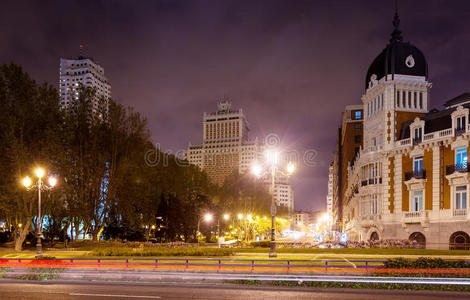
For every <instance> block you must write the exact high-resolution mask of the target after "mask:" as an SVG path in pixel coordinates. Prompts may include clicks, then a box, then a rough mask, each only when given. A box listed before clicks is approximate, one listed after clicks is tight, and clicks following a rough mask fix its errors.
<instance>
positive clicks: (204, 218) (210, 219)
mask: <svg viewBox="0 0 470 300" xmlns="http://www.w3.org/2000/svg"><path fill="white" fill-rule="evenodd" d="M202 220H204V221H206V222H207V223H209V222H210V221H212V215H211V214H210V213H207V214H205V215H203V216H202V217H200V218H199V219H198V220H197V233H196V238H197V246H198V247H199V226H200V224H201V221H202Z"/></svg>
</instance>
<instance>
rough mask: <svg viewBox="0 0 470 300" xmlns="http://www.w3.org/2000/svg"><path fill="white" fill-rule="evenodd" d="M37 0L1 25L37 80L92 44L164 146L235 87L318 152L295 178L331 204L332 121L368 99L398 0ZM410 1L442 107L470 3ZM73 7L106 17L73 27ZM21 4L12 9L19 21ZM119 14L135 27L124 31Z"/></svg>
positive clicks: (413, 34) (12, 57) (295, 141)
mask: <svg viewBox="0 0 470 300" xmlns="http://www.w3.org/2000/svg"><path fill="white" fill-rule="evenodd" d="M423 3H426V5H423ZM34 5H36V4H33V3H30V4H25V3H23V4H6V5H5V8H6V9H5V10H4V12H11V11H15V12H19V11H21V12H22V13H25V14H26V15H28V14H34V15H29V16H28V18H25V19H28V20H29V21H24V22H22V24H21V25H19V26H18V27H16V28H12V27H8V28H9V29H7V30H4V31H2V33H0V37H2V40H4V41H6V42H5V43H3V45H2V46H0V54H1V57H2V60H3V63H6V62H9V61H14V62H16V63H19V64H21V65H22V66H23V67H24V69H25V71H27V72H30V73H31V74H32V76H33V78H34V79H35V80H36V81H38V82H43V81H47V82H49V83H50V84H52V85H53V86H55V87H58V72H57V69H58V65H59V59H60V58H61V57H75V56H77V55H78V54H79V45H80V44H84V46H85V49H84V54H85V55H87V56H92V57H94V58H95V59H96V60H97V62H98V63H99V64H100V65H102V66H103V67H104V68H105V70H106V74H107V77H108V78H109V79H110V83H111V85H112V86H113V95H114V96H115V98H114V99H115V100H117V101H118V102H119V103H122V104H124V105H132V106H134V107H135V109H136V110H137V111H140V112H142V113H143V114H144V115H145V117H147V118H148V121H149V128H150V130H151V132H152V134H153V141H154V142H156V143H159V144H160V145H161V147H162V150H167V149H172V150H173V151H175V150H177V149H185V148H186V146H187V144H188V142H193V143H194V142H197V141H199V139H200V130H199V129H200V128H199V126H198V125H199V124H200V118H201V115H202V113H203V112H204V111H211V110H212V107H213V106H214V105H215V104H216V103H217V101H218V100H219V99H220V98H221V97H223V95H228V96H230V98H232V101H233V102H234V105H235V106H237V107H243V108H244V111H245V112H246V114H247V118H248V119H249V120H250V123H251V125H252V132H253V135H254V136H260V137H264V136H266V135H268V134H271V133H276V134H278V135H279V136H280V137H281V138H282V143H283V144H284V145H286V147H289V148H293V149H295V150H298V151H300V152H302V151H305V150H306V149H315V150H316V151H317V152H318V159H317V166H315V167H313V168H302V169H300V170H299V173H298V174H297V175H296V176H295V178H293V186H294V188H295V190H296V202H297V205H298V207H297V209H309V208H312V209H323V208H324V207H325V197H326V192H327V180H328V176H327V175H328V166H329V163H330V162H331V160H332V158H333V154H332V152H333V150H334V145H335V138H336V137H335V135H334V134H332V132H335V129H336V127H337V124H338V123H339V120H340V117H341V115H340V114H341V111H342V110H343V108H344V106H345V105H347V104H360V97H361V95H362V94H363V92H364V91H363V81H364V73H365V70H367V68H368V66H369V65H370V63H371V60H372V58H373V57H374V55H376V53H378V52H379V51H381V50H382V49H383V47H384V45H385V44H386V42H387V41H388V39H389V34H390V33H391V31H392V29H393V28H392V25H391V21H392V17H393V13H394V3H392V2H391V1H383V2H380V3H376V2H372V1H371V2H367V1H365V2H362V3H360V4H355V3H347V2H342V1H341V2H340V1H338V2H328V3H323V2H312V1H308V2H301V1H299V2H295V3H294V4H291V3H287V2H276V1H269V2H267V1H264V2H254V4H247V3H239V2H233V1H219V2H217V3H209V2H195V1H191V2H178V3H175V2H168V1H163V2H159V3H157V4H156V5H155V6H151V7H148V4H141V5H133V6H131V5H126V4H124V3H122V2H121V3H113V5H110V4H104V3H97V4H92V3H91V2H90V3H85V4H83V5H82V4H80V5H78V4H73V3H67V4H61V5H56V4H54V5H52V4H50V6H48V4H37V5H41V8H42V9H41V10H40V11H39V10H37V9H34V7H33V6H34ZM75 5H76V6H75ZM21 6H24V7H21ZM399 10H400V17H401V20H402V23H401V26H400V27H401V29H402V31H403V32H404V38H405V40H406V41H408V40H411V41H413V43H414V44H415V45H416V46H418V47H419V48H420V49H421V50H423V52H424V54H425V55H426V57H427V59H428V63H429V66H430V69H429V77H430V81H432V82H433V83H434V84H435V88H433V93H432V100H431V103H432V107H437V108H439V109H440V108H442V104H443V103H444V102H445V101H447V100H449V99H451V98H453V97H455V96H457V94H458V93H460V92H464V91H466V85H468V78H469V76H468V75H466V72H465V71H466V69H467V68H468V62H467V60H465V59H464V58H465V55H466V54H465V52H466V50H465V49H466V48H467V45H468V43H469V41H468V39H467V40H466V37H468V34H467V33H466V32H465V25H464V23H463V22H464V20H465V19H466V18H465V16H468V14H469V10H468V7H466V3H465V2H463V1H462V2H455V3H454V7H441V5H439V2H437V1H435V2H428V1H426V2H423V1H419V2H418V1H417V2H413V3H405V2H403V3H399ZM68 11H73V13H74V14H75V15H76V17H75V18H83V19H85V20H87V21H88V20H93V19H96V18H97V17H101V20H102V21H100V22H98V21H93V22H86V21H84V22H81V23H80V24H81V25H76V24H74V25H70V27H67V26H66V25H67V22H66V21H67V19H68V15H67V14H68ZM327 11H330V12H329V13H328V14H327V13H326V12H327ZM331 11H332V12H331ZM152 13H154V15H152ZM14 15H15V14H13V13H9V14H8V15H3V14H2V16H1V18H0V19H2V20H3V21H4V22H6V24H8V23H10V22H11V18H12V17H14ZM179 17H181V18H182V17H184V18H185V20H186V21H187V23H184V22H178V20H179ZM87 18H90V19H87ZM42 20H44V21H42ZM328 20H329V21H328ZM42 22H47V24H46V23H42ZM350 23H351V24H356V26H354V27H350V26H349V24H350ZM37 24H39V26H37ZM117 24H120V25H123V24H127V25H128V26H125V27H126V28H127V29H124V30H118V31H116V30H114V27H115V26H116V25H117ZM333 25H334V26H333ZM4 28H6V26H4ZM121 28H123V27H121ZM431 33H432V34H431ZM118 35H120V37H119V38H118V37H117V36H118ZM327 35H328V36H329V39H328V41H327V40H325V38H324V37H325V36H327ZM24 36H27V37H28V39H23V40H21V39H19V37H24ZM103 37H104V38H103ZM332 49H333V50H332ZM345 49H347V50H345ZM338 85H339V87H340V88H338ZM181 87H183V88H181ZM330 98H331V101H330V100H328V101H327V102H328V105H323V103H324V102H325V101H326V100H324V99H330ZM286 99H288V100H286ZM176 111H178V112H179V113H175V112H176ZM172 112H173V114H172ZM181 112H183V113H182V114H181ZM181 115H184V116H185V119H186V122H184V123H183V122H180V121H179V120H178V119H177V118H178V117H179V116H181ZM319 128H324V129H328V130H318V129H319ZM314 191H315V192H316V194H314V195H312V194H313V193H314ZM317 191H318V192H317Z"/></svg>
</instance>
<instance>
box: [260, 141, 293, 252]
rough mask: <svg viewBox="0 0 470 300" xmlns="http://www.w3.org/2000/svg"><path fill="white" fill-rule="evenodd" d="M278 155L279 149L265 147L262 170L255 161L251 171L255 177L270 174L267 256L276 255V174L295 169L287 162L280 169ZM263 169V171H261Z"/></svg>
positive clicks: (291, 171) (286, 173)
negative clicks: (269, 233)
mask: <svg viewBox="0 0 470 300" xmlns="http://www.w3.org/2000/svg"><path fill="white" fill-rule="evenodd" d="M280 156H281V154H280V153H279V151H277V150H275V149H267V150H266V152H265V158H266V167H265V168H264V170H263V167H262V166H261V165H260V164H258V163H255V164H253V166H252V168H251V171H252V173H253V174H254V175H255V176H256V177H261V176H262V175H263V173H264V175H267V174H269V173H270V174H271V242H270V249H269V257H276V256H277V254H276V240H275V228H274V220H275V217H276V202H275V200H274V187H275V178H276V174H277V173H280V174H283V175H286V176H289V175H292V174H293V173H294V171H295V165H294V164H293V163H291V162H289V163H288V164H287V166H286V170H285V171H284V170H282V169H281V168H279V167H278V165H279V164H280ZM263 171H264V172H263Z"/></svg>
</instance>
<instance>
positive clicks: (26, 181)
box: [23, 168, 57, 257]
mask: <svg viewBox="0 0 470 300" xmlns="http://www.w3.org/2000/svg"><path fill="white" fill-rule="evenodd" d="M45 173H46V172H45V171H44V169H42V168H37V169H36V170H34V174H35V175H36V177H37V178H38V182H37V184H36V185H33V181H32V180H31V178H30V177H29V176H26V177H25V178H23V185H24V187H25V188H26V189H27V190H31V189H34V188H37V189H38V219H37V226H36V229H37V233H36V235H37V242H36V257H41V256H42V243H41V236H42V232H41V218H42V216H41V191H42V190H50V189H52V188H53V187H54V186H55V185H56V184H57V179H56V178H55V177H53V176H49V178H48V179H47V182H48V185H45V184H44V182H43V180H42V178H43V177H44V175H45Z"/></svg>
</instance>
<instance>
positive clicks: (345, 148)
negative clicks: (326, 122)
mask: <svg viewBox="0 0 470 300" xmlns="http://www.w3.org/2000/svg"><path fill="white" fill-rule="evenodd" d="M363 121H364V109H363V106H362V105H348V106H346V109H345V110H344V112H343V113H342V118H341V127H340V128H339V129H338V133H337V138H336V153H335V157H334V161H333V163H332V164H331V165H330V169H329V170H330V172H331V173H330V174H329V177H331V179H332V181H331V184H332V190H331V193H332V194H331V201H332V205H331V218H332V226H333V228H332V229H333V230H340V228H341V224H342V220H343V199H344V196H343V195H344V194H345V191H346V188H347V186H348V170H349V168H350V164H352V163H353V162H354V158H355V157H356V155H357V154H358V153H359V150H360V149H361V146H362V143H363ZM329 184H330V182H329Z"/></svg>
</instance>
